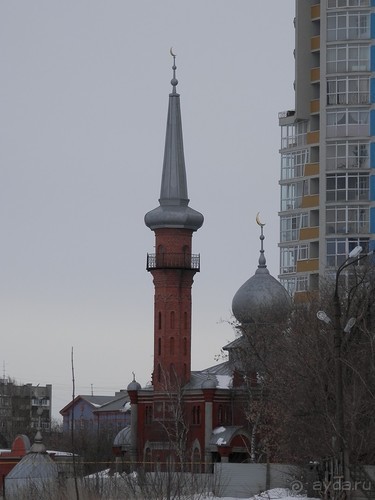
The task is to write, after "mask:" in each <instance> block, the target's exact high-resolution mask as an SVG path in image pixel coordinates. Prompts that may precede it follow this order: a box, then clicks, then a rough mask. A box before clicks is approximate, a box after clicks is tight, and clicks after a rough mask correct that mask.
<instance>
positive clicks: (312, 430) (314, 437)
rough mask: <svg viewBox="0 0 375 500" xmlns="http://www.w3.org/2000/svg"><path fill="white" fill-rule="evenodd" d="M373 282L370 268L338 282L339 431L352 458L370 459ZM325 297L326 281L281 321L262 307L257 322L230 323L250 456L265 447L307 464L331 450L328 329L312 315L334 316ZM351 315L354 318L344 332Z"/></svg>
mask: <svg viewBox="0 0 375 500" xmlns="http://www.w3.org/2000/svg"><path fill="white" fill-rule="evenodd" d="M343 278H344V277H343ZM374 283H375V281H374V279H373V273H372V272H371V269H363V268H361V269H360V268H358V269H355V274H354V275H352V276H351V277H350V279H347V278H346V280H344V279H343V283H340V299H341V307H342V318H341V322H342V336H343V337H342V347H343V348H342V352H341V356H342V363H343V366H344V369H343V385H344V411H345V436H346V441H347V447H348V449H349V451H350V460H351V462H352V463H353V462H354V463H373V461H374V459H375V447H374V445H373V443H374V441H373V436H374V434H375V423H374V419H373V417H372V415H373V414H374V412H375V357H374V353H375V334H374V322H375V306H374V299H375V290H374V287H375V285H374ZM332 296H333V292H332V287H331V286H329V284H327V286H326V287H322V290H321V294H320V297H313V296H312V297H310V300H309V301H308V302H305V303H303V304H295V305H294V307H293V310H292V311H291V313H290V315H289V316H288V317H287V318H286V319H287V321H285V322H282V321H280V318H279V320H278V323H277V324H275V323H274V322H273V319H272V314H271V313H270V312H269V311H268V312H265V313H264V314H262V315H261V317H262V318H263V319H262V323H261V324H260V323H259V322H258V323H254V324H251V325H245V326H244V325H242V326H238V327H237V330H238V331H239V335H240V337H241V339H242V342H239V343H238V344H239V348H238V356H239V360H240V362H239V366H240V367H241V370H242V375H243V376H244V380H245V382H244V383H245V386H246V391H247V401H248V405H247V408H246V418H247V421H248V423H249V427H250V430H251V432H252V435H253V443H252V448H253V450H252V457H254V458H255V459H256V456H258V457H259V456H261V455H262V453H267V454H269V456H270V457H271V458H272V459H274V460H287V461H294V462H296V461H297V462H306V461H308V460H316V459H320V458H321V457H322V456H324V455H331V454H332V453H333V450H334V444H335V439H337V432H338V430H337V428H336V420H335V412H336V393H335V356H336V353H335V349H334V343H333V342H334V331H333V326H332V324H324V323H321V322H320V321H318V319H317V317H316V313H317V311H319V310H322V309H324V311H325V312H326V313H327V315H328V316H330V317H332V318H333V317H334V316H333V315H334V307H333V303H332ZM350 318H355V319H356V323H355V325H354V327H352V329H351V331H350V332H345V331H344V330H345V325H346V324H347V322H348V320H349V319H350ZM352 323H353V320H352ZM254 455H255V456H254Z"/></svg>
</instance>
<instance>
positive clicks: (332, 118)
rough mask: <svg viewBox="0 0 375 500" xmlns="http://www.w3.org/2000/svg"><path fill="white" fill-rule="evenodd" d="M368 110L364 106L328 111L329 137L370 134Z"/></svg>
mask: <svg viewBox="0 0 375 500" xmlns="http://www.w3.org/2000/svg"><path fill="white" fill-rule="evenodd" d="M369 116H370V113H369V111H368V110H364V109H362V108H358V109H356V108H346V109H332V110H329V111H327V137H344V136H348V135H351V136H359V135H369Z"/></svg>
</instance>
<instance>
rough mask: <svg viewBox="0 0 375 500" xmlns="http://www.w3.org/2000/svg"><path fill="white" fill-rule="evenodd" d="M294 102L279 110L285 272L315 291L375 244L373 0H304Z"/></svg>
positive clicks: (298, 21) (298, 287) (293, 288)
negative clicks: (356, 254)
mask: <svg viewBox="0 0 375 500" xmlns="http://www.w3.org/2000/svg"><path fill="white" fill-rule="evenodd" d="M294 24H295V83H294V87H295V109H294V110H290V111H286V112H283V113H280V115H279V123H280V127H281V151H280V152H281V177H280V186H281V207H280V245H279V246H280V276H279V277H280V280H281V282H282V284H283V285H284V286H285V287H286V288H287V289H288V290H289V291H290V292H291V293H297V294H303V293H304V292H306V291H311V290H314V289H317V288H318V286H319V278H320V277H321V276H327V275H329V273H333V272H334V271H335V270H336V269H337V267H338V266H339V265H340V263H342V262H343V260H344V259H345V258H346V256H347V255H348V253H349V252H350V251H351V250H352V249H353V248H354V247H355V246H357V245H361V246H362V247H363V249H364V251H368V250H372V249H373V248H374V247H375V170H374V168H375V0H321V1H319V0H296V17H295V21H294Z"/></svg>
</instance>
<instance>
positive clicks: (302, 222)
mask: <svg viewBox="0 0 375 500" xmlns="http://www.w3.org/2000/svg"><path fill="white" fill-rule="evenodd" d="M308 223H309V214H308V213H307V212H304V213H300V214H293V215H283V216H282V217H281V218H280V228H281V234H280V241H281V242H282V243H283V242H286V241H296V240H299V234H300V229H301V228H303V227H308V225H309V224H308Z"/></svg>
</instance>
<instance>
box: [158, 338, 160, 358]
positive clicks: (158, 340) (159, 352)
mask: <svg viewBox="0 0 375 500" xmlns="http://www.w3.org/2000/svg"><path fill="white" fill-rule="evenodd" d="M158 355H159V356H161V337H159V338H158Z"/></svg>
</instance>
